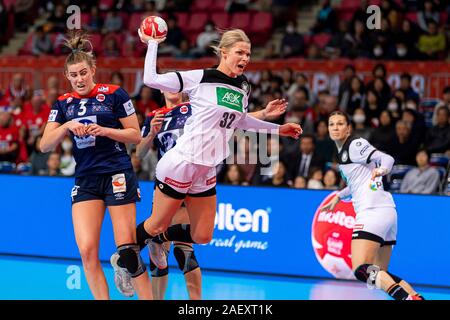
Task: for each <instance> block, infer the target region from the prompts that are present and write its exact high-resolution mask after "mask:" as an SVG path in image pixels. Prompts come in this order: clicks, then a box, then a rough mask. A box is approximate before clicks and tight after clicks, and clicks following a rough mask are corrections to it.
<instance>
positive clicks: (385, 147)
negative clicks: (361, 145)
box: [370, 110, 395, 154]
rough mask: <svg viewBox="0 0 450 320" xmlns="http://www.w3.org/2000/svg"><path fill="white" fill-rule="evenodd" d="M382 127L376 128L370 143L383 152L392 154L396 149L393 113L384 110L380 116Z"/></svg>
mask: <svg viewBox="0 0 450 320" xmlns="http://www.w3.org/2000/svg"><path fill="white" fill-rule="evenodd" d="M379 122H380V125H379V126H378V127H377V128H375V129H374V130H373V132H372V135H371V137H370V143H372V145H373V146H374V147H375V148H377V149H378V150H381V151H383V152H386V153H388V154H391V153H392V152H393V149H394V147H395V145H394V140H395V126H394V122H393V119H392V116H391V112H390V111H388V110H384V111H382V112H381V114H380V119H379Z"/></svg>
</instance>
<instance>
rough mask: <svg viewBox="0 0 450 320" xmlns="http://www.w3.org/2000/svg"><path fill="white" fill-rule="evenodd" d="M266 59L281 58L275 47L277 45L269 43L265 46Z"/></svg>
mask: <svg viewBox="0 0 450 320" xmlns="http://www.w3.org/2000/svg"><path fill="white" fill-rule="evenodd" d="M263 57H264V59H278V58H280V55H279V53H278V52H277V49H276V47H275V43H273V42H270V41H269V42H267V43H266V45H265V46H264V53H263Z"/></svg>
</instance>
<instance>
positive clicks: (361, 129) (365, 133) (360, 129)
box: [352, 108, 372, 140]
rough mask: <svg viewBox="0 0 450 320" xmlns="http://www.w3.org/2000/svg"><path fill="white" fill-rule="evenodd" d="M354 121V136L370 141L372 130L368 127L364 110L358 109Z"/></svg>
mask: <svg viewBox="0 0 450 320" xmlns="http://www.w3.org/2000/svg"><path fill="white" fill-rule="evenodd" d="M352 120H353V124H354V125H353V134H354V135H356V136H357V137H361V138H364V139H366V140H370V136H371V135H372V128H370V127H369V126H368V125H367V117H366V113H365V112H364V109H363V108H357V109H356V110H355V113H354V114H353V117H352Z"/></svg>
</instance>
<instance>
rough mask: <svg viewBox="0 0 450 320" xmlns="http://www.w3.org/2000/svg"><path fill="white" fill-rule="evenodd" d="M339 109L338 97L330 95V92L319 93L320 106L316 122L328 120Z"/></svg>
mask: <svg viewBox="0 0 450 320" xmlns="http://www.w3.org/2000/svg"><path fill="white" fill-rule="evenodd" d="M320 96H321V97H320ZM337 109H338V104H337V97H336V96H334V95H332V94H330V93H329V92H328V91H324V92H323V93H319V105H318V110H317V117H316V121H319V120H328V116H329V115H330V114H331V113H332V112H333V111H335V110H337Z"/></svg>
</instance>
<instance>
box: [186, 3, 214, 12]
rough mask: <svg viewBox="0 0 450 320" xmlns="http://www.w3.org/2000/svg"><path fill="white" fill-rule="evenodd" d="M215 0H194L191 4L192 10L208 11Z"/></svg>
mask: <svg viewBox="0 0 450 320" xmlns="http://www.w3.org/2000/svg"><path fill="white" fill-rule="evenodd" d="M213 2H215V1H214V0H194V3H193V4H192V6H191V9H190V11H191V12H206V11H209V10H211V6H212V4H213Z"/></svg>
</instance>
